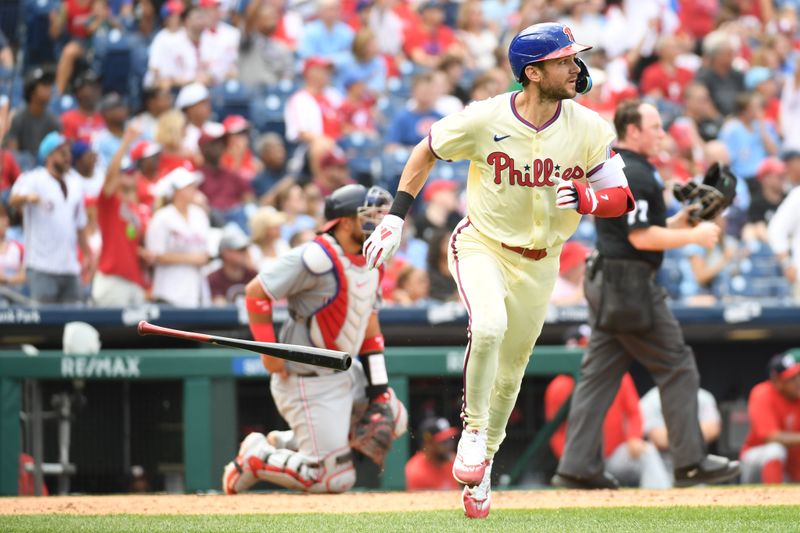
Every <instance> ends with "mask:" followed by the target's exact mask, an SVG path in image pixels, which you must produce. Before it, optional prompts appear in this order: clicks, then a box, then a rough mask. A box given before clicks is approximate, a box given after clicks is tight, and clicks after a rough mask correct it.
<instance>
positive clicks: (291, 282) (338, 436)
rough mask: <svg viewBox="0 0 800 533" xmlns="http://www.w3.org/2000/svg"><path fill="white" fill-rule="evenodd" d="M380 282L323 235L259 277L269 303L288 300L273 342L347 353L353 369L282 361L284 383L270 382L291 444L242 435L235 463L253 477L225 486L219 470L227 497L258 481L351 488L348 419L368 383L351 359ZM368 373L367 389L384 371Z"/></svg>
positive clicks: (329, 489) (321, 488)
mask: <svg viewBox="0 0 800 533" xmlns="http://www.w3.org/2000/svg"><path fill="white" fill-rule="evenodd" d="M380 278H381V273H380V272H379V271H378V270H369V269H367V267H366V265H365V263H364V258H363V256H360V255H358V256H352V255H348V254H345V253H344V251H343V250H342V249H341V247H340V246H339V244H338V243H337V242H336V240H335V239H334V238H333V237H332V236H330V235H328V234H323V235H321V236H319V237H317V238H316V239H315V240H314V241H312V242H309V243H307V244H305V245H303V246H300V247H298V248H295V249H293V250H292V251H291V252H289V253H288V254H286V255H285V256H283V257H281V258H280V259H279V260H278V261H277V262H276V263H275V264H274V265H272V266H270V267H269V268H267V269H266V270H264V271H262V272H260V273H259V276H258V279H259V281H260V282H261V285H262V286H263V288H264V290H265V292H266V293H267V295H268V296H269V298H270V299H271V300H272V301H274V302H279V301H281V300H284V299H286V301H287V302H288V308H289V319H288V320H287V321H286V323H285V324H284V325H283V327H282V328H281V330H280V333H279V335H278V341H279V342H283V343H290V344H298V345H304V346H317V347H323V348H331V349H337V350H342V351H346V352H348V353H349V354H351V355H352V356H353V365H352V366H351V368H350V370H348V371H345V372H337V371H334V370H331V369H326V368H320V367H316V366H311V365H304V364H300V363H294V362H290V361H287V362H286V370H287V372H288V374H289V377H288V378H286V379H284V378H281V377H279V376H278V375H273V376H271V378H270V390H271V392H272V397H273V399H274V401H275V405H276V406H277V408H278V411H279V412H280V414H281V416H282V417H283V418H284V420H286V423H287V424H288V425H289V427H290V428H291V431H292V434H291V437H293V438H291V439H286V440H287V441H288V440H290V441H291V443H290V444H280V443H276V442H275V441H272V442H268V439H267V438H266V437H265V436H264V435H262V434H260V433H251V434H250V435H248V436H247V438H245V440H244V441H243V442H242V445H241V448H240V458H242V460H243V461H248V466H249V467H250V468H249V470H251V471H252V474H250V475H248V474H249V472H247V470H248V469H247V468H245V469H244V470H245V472H244V473H242V472H241V471H240V472H239V474H241V476H240V477H239V478H238V479H237V481H236V482H234V483H231V482H229V481H228V479H227V476H228V475H229V468H226V474H225V475H226V477H224V478H223V486H225V487H226V491H227V492H229V493H237V492H242V491H243V490H246V489H247V488H249V486H252V485H253V484H254V483H255V482H256V481H257V480H259V479H260V480H264V481H269V482H271V483H276V484H278V485H281V486H284V487H287V488H294V489H300V490H305V491H309V492H342V491H345V490H347V489H349V488H350V487H352V486H353V484H354V483H355V478H356V474H355V470H354V468H353V464H352V460H351V449H350V445H349V437H348V435H349V432H350V427H351V413H352V412H353V407H354V403H362V404H366V403H367V399H366V396H365V387H366V385H367V378H366V375H365V373H364V368H363V366H362V364H361V362H360V361H358V358H357V357H356V356H358V354H359V353H360V351H361V346H362V343H363V342H364V336H365V332H366V329H367V325H368V322H369V319H370V316H371V314H372V312H373V311H374V310H376V309H377V308H378V306H379V304H380ZM381 361H382V358H381ZM371 371H372V377H373V383H374V382H375V379H376V378H380V376H377V375H376V374H378V373H380V372H382V373H383V379H384V380H385V379H386V370H385V367H383V368H382V369H375V368H373V369H372V370H371ZM384 383H385V381H384ZM393 400H396V398H394V397H393ZM398 403H399V402H398ZM403 411H404V409H403ZM402 429H403V430H404V428H402ZM400 432H401V433H402V431H400ZM281 433H285V432H281ZM284 445H285V446H286V448H282V446H284ZM254 457H255V458H257V459H258V460H256V461H255V462H254V461H253V458H254ZM264 458H265V459H264ZM237 459H238V458H237ZM259 461H261V463H259ZM234 463H236V461H234ZM234 463H232V464H234ZM262 463H263V464H262ZM234 466H236V465H235V464H234ZM230 475H231V476H234V477H235V476H236V475H235V473H230ZM229 486H231V490H228V487H229Z"/></svg>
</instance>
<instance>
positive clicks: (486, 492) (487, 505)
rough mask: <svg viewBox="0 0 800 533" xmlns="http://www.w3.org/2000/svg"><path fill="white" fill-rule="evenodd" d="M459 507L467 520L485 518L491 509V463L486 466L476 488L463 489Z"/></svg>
mask: <svg viewBox="0 0 800 533" xmlns="http://www.w3.org/2000/svg"><path fill="white" fill-rule="evenodd" d="M461 506H462V507H463V508H464V515H465V516H466V517H467V518H486V517H487V516H489V510H490V509H491V507H492V463H491V462H489V464H487V465H486V469H485V470H484V473H483V479H482V480H481V482H480V484H479V485H478V486H477V487H464V490H463V492H461Z"/></svg>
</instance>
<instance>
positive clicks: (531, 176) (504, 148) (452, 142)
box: [428, 92, 614, 248]
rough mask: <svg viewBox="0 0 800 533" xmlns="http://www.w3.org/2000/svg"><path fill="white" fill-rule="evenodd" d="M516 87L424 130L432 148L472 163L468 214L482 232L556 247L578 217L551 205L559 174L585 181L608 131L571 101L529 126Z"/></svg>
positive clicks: (599, 160) (606, 147)
mask: <svg viewBox="0 0 800 533" xmlns="http://www.w3.org/2000/svg"><path fill="white" fill-rule="evenodd" d="M519 94H520V92H514V93H505V94H501V95H498V96H495V97H493V98H489V99H487V100H482V101H478V102H474V103H472V104H470V105H469V106H467V107H466V108H465V109H464V110H463V111H461V112H459V113H455V114H453V115H450V116H447V117H445V118H443V119H441V120H439V121H437V122H436V123H435V124H434V125H433V126H432V127H431V131H430V133H429V134H428V143H429V147H430V149H431V151H432V152H433V154H434V155H435V156H436V157H437V158H439V159H444V160H448V161H454V160H468V161H470V167H469V175H468V178H467V214H468V215H469V218H470V220H471V222H472V224H474V226H475V228H476V229H478V231H480V232H481V233H482V234H484V235H486V236H488V237H490V238H491V239H494V240H495V241H498V242H501V243H504V244H507V245H509V246H521V247H524V248H550V247H553V246H560V245H561V244H562V243H563V242H564V241H566V240H567V239H568V238H569V237H570V236H571V235H572V234H573V233H574V232H575V229H576V228H577V227H578V223H579V222H580V218H581V215H580V214H579V213H578V212H577V211H575V210H572V209H569V210H563V209H558V208H557V207H556V189H557V184H558V180H559V179H565V180H570V179H572V180H578V181H581V182H583V183H586V181H587V179H588V178H589V177H590V176H591V175H592V174H593V173H594V172H596V171H597V170H599V169H600V168H601V167H602V165H603V162H604V161H605V160H606V159H608V158H609V157H610V155H611V151H610V145H611V142H612V141H613V139H614V131H613V129H612V127H611V125H610V124H608V123H607V122H606V121H605V120H603V119H602V118H601V117H600V115H598V114H597V113H596V112H594V111H592V110H590V109H587V108H585V107H583V106H581V105H580V104H577V103H575V102H573V101H572V100H562V101H560V102H559V103H558V107H557V108H556V112H555V114H554V115H553V116H552V117H551V118H550V120H548V121H547V122H545V123H544V124H542V125H541V126H538V127H537V126H534V125H533V124H531V123H530V122H528V121H527V120H525V119H524V118H523V117H522V116H521V115H520V114H519V113H518V112H517V110H516V107H515V106H514V102H515V100H516V98H517V96H518V95H519Z"/></svg>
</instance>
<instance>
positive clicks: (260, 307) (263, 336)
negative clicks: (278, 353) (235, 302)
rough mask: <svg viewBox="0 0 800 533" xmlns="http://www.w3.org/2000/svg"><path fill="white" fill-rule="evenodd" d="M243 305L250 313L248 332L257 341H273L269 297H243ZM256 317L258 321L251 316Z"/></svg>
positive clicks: (270, 301)
mask: <svg viewBox="0 0 800 533" xmlns="http://www.w3.org/2000/svg"><path fill="white" fill-rule="evenodd" d="M244 301H245V307H246V309H247V313H248V315H250V317H251V320H250V333H252V335H253V339H254V340H256V341H258V342H275V328H274V327H273V325H272V300H270V299H269V298H252V297H247V298H245V300H244ZM255 317H258V318H259V320H258V321H254V320H252V318H255Z"/></svg>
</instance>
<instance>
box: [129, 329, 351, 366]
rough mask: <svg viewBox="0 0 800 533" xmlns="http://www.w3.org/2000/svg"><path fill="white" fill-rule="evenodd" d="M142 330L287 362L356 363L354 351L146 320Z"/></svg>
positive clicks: (338, 364) (331, 364)
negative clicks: (224, 334) (236, 336)
mask: <svg viewBox="0 0 800 533" xmlns="http://www.w3.org/2000/svg"><path fill="white" fill-rule="evenodd" d="M138 332H139V335H162V336H164V337H175V338H176V339H185V340H187V341H198V342H205V343H208V344H216V345H218V346H228V347H230V348H239V349H240V350H248V351H251V352H256V353H259V354H266V355H271V356H273V357H279V358H281V359H286V360H287V361H294V362H295V363H304V364H307V365H314V366H321V367H324V368H332V369H334V370H347V369H348V368H350V365H351V364H352V362H353V361H352V359H351V357H350V354H348V353H346V352H338V351H336V350H328V349H325V348H312V347H310V346H297V345H295V344H281V343H277V342H257V341H247V340H243V339H234V338H231V337H221V336H219V335H206V334H205V333H197V332H194V331H184V330H181V329H172V328H165V327H162V326H156V325H155V324H150V323H149V322H147V321H145V320H142V321H141V322H139V327H138Z"/></svg>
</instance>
